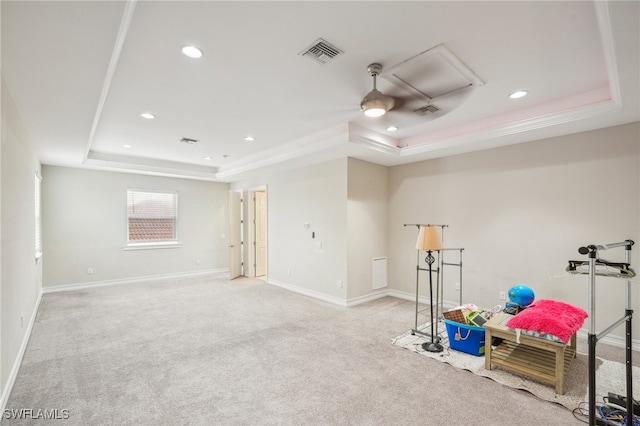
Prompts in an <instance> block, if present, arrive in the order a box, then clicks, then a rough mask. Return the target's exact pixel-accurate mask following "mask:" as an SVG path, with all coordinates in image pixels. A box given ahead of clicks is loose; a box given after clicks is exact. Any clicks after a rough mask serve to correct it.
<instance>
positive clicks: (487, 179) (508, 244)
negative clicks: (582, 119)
mask: <svg viewBox="0 0 640 426" xmlns="http://www.w3.org/2000/svg"><path fill="white" fill-rule="evenodd" d="M639 145H640V124H639V123H633V124H628V125H623V126H617V127H613V128H607V129H601V130H596V131H591V132H586V133H579V134H573V135H569V136H564V137H558V138H553V139H547V140H541V141H536V142H531V143H527V144H522V145H516V146H510V147H505V148H499V149H493V150H487V151H482V152H476V153H471V154H465V155H459V156H454V157H448V158H442V159H436V160H430V161H424V162H420V163H414V164H409V165H404V166H397V167H393V168H391V171H390V183H389V229H388V232H389V257H390V262H389V266H390V267H389V276H390V285H391V286H392V287H393V288H394V289H396V290H398V291H401V292H406V293H408V294H409V293H412V292H413V291H414V286H415V261H416V255H415V250H414V249H413V247H414V244H415V231H414V230H413V229H412V230H408V229H404V228H403V224H404V223H442V224H448V225H449V228H447V229H446V231H445V245H446V246H448V247H452V246H453V247H464V248H465V251H464V258H463V264H464V269H463V272H464V275H463V290H464V301H465V302H472V303H475V304H477V305H480V306H486V307H488V306H493V305H495V304H498V303H502V302H501V301H500V300H499V299H498V293H499V291H506V290H508V289H509V288H510V287H511V286H513V285H515V284H518V283H524V284H526V285H528V286H530V287H531V288H532V289H534V291H535V293H536V296H537V297H538V298H553V299H558V300H563V301H566V302H569V303H572V304H575V305H578V306H581V307H583V308H585V309H586V308H587V304H588V302H587V301H588V298H587V291H588V287H587V284H588V283H587V276H583V275H568V274H566V273H565V267H566V265H567V261H568V260H569V259H580V258H582V257H583V256H581V255H579V254H578V252H577V250H578V247H580V246H582V245H585V244H589V243H609V242H616V241H622V240H625V239H628V238H630V239H633V240H635V241H636V242H638V244H640V232H639V227H640V222H639V217H640V185H639V182H640V177H639V173H640V172H639V170H640V167H639V163H640V160H639V149H640V148H639ZM639 250H640V246H639V245H636V246H635V250H634V255H633V256H634V261H633V263H634V264H636V265H637V264H638V259H639V256H638V251H639ZM601 256H602V257H603V258H605V259H610V260H624V250H621V249H617V250H612V251H606V252H603V253H602V254H601ZM445 274H447V270H445ZM453 275H454V273H453V272H450V273H449V277H450V279H451V281H450V282H449V283H448V284H447V285H446V286H445V287H446V288H445V299H446V300H449V301H457V293H456V292H455V290H454V284H455V281H457V279H456V277H453ZM424 278H425V279H426V277H424ZM424 282H425V283H426V282H427V281H426V280H425V281H424ZM623 287H624V285H623V282H622V281H621V280H614V279H610V278H602V279H600V278H598V284H597V290H596V295H597V296H596V298H597V309H596V312H597V315H596V321H597V324H598V326H599V327H603V326H606V325H609V324H610V323H612V322H613V321H614V320H616V319H617V318H619V317H621V316H622V314H623V312H624V301H625V297H624V292H623ZM637 287H638V286H637V284H634V302H635V303H636V306H635V309H636V310H637V309H638V308H639V307H640V306H638V299H639V298H638V288H637ZM423 288H426V286H423ZM615 334H616V335H618V336H623V335H624V333H623V331H622V330H621V329H620V328H619V329H617V330H616V331H615ZM639 336H640V330H636V331H635V334H634V337H635V338H636V339H637V338H638V337H639Z"/></svg>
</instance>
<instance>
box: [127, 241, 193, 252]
mask: <svg viewBox="0 0 640 426" xmlns="http://www.w3.org/2000/svg"><path fill="white" fill-rule="evenodd" d="M180 247H182V244H181V243H179V242H178V241H163V242H159V243H154V242H151V243H129V244H127V245H126V246H124V247H123V248H122V249H123V250H153V249H168V248H169V249H170V248H180Z"/></svg>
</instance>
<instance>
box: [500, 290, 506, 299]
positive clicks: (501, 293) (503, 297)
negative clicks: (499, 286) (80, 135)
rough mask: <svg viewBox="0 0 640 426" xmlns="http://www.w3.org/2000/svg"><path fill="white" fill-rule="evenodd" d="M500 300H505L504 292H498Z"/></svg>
mask: <svg viewBox="0 0 640 426" xmlns="http://www.w3.org/2000/svg"><path fill="white" fill-rule="evenodd" d="M499 296H500V300H507V293H506V292H504V291H501V292H500V295H499Z"/></svg>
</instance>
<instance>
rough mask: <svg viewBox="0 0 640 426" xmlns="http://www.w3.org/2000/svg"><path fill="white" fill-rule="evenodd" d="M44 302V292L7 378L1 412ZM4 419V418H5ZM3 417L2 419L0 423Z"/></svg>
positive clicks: (37, 300)
mask: <svg viewBox="0 0 640 426" xmlns="http://www.w3.org/2000/svg"><path fill="white" fill-rule="evenodd" d="M41 301H42V291H40V293H39V294H38V298H37V299H36V303H35V306H34V307H33V312H32V313H31V319H29V324H28V325H27V330H26V333H25V334H24V338H23V339H22V344H21V345H20V350H18V355H17V356H16V359H15V360H14V362H13V366H12V367H11V371H10V372H9V377H7V383H6V385H5V387H4V389H2V396H1V397H0V398H1V399H0V412H2V413H4V410H5V408H6V407H7V402H8V401H9V395H11V390H12V389H13V385H14V383H15V381H16V377H17V376H18V371H19V370H20V365H22V358H23V357H24V353H25V351H26V350H27V344H28V343H29V339H30V338H31V331H32V330H33V325H34V324H35V322H36V315H38V309H39V308H40V302H41ZM3 417H4V416H3ZM3 417H0V421H1V420H2V418H3Z"/></svg>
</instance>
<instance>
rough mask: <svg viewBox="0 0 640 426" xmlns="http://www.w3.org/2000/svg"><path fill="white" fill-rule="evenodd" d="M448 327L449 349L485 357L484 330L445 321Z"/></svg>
mask: <svg viewBox="0 0 640 426" xmlns="http://www.w3.org/2000/svg"><path fill="white" fill-rule="evenodd" d="M444 323H445V325H446V326H447V336H448V337H449V347H450V348H451V349H455V350H456V351H460V352H465V353H468V354H471V355H475V356H482V355H484V328H483V327H476V326H474V325H468V324H461V323H459V322H455V321H450V320H448V319H445V320H444Z"/></svg>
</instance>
